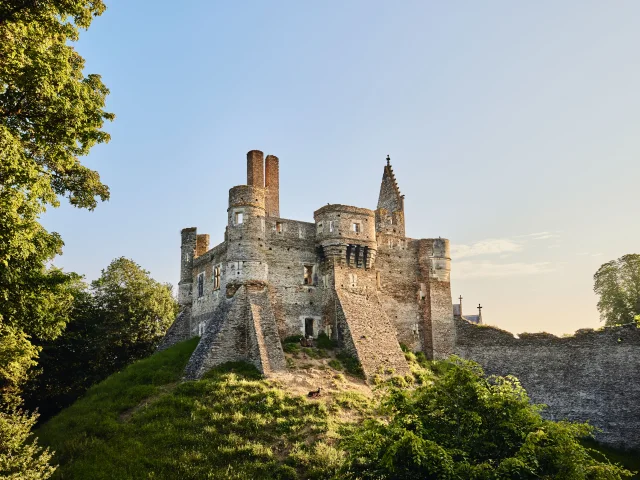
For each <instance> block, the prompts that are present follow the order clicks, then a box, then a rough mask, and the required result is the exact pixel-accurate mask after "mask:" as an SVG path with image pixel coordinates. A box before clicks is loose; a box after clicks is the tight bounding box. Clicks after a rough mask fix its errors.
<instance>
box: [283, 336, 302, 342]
mask: <svg viewBox="0 0 640 480" xmlns="http://www.w3.org/2000/svg"><path fill="white" fill-rule="evenodd" d="M302 338H303V337H302V335H291V336H289V337H286V338H285V339H284V340H283V341H282V343H297V344H300V340H302Z"/></svg>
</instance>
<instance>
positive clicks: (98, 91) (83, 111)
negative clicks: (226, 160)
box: [0, 0, 113, 479]
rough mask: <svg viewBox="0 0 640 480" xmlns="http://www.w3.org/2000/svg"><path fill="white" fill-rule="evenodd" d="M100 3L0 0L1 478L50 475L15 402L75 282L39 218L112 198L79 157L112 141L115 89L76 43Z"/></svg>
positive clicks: (56, 239) (56, 240) (59, 324)
mask: <svg viewBox="0 0 640 480" xmlns="http://www.w3.org/2000/svg"><path fill="white" fill-rule="evenodd" d="M104 9H105V5H104V4H103V2H102V1H101V0H3V1H1V2H0V159H1V161H0V411H1V412H2V417H0V438H5V437H6V436H10V437H11V438H12V439H13V440H12V443H11V445H10V446H8V447H7V448H8V450H7V449H4V448H3V449H0V476H5V477H8V478H29V479H31V478H33V479H35V478H47V477H48V476H49V475H50V473H51V472H50V469H48V468H47V467H46V463H47V461H48V456H47V454H46V453H42V452H40V450H38V449H37V448H36V447H34V446H33V445H32V444H28V443H25V442H27V436H28V432H29V429H30V428H31V424H32V423H33V421H34V417H33V416H26V415H24V414H23V413H22V412H20V410H18V409H17V406H18V405H19V403H20V396H19V395H20V389H21V386H22V385H23V384H24V382H25V381H26V380H27V378H28V372H29V369H30V367H31V366H32V365H33V364H34V363H35V360H36V358H37V355H38V351H39V348H38V347H37V346H36V345H35V344H34V341H42V340H51V339H54V338H55V337H56V336H58V335H59V334H60V332H61V331H62V330H63V329H64V326H65V324H66V323H67V321H68V319H69V313H70V311H71V306H72V303H73V298H74V294H73V292H74V290H76V289H77V287H78V281H79V277H78V276H77V275H75V274H65V273H63V272H61V271H60V270H58V269H55V268H50V267H48V266H47V263H48V262H50V261H51V260H52V259H53V258H54V257H55V256H56V255H58V254H60V253H61V249H62V245H63V243H62V239H61V238H60V236H59V235H57V234H56V233H49V232H47V231H46V230H45V229H44V228H43V227H42V226H41V225H40V223H38V217H39V215H40V214H42V213H43V212H44V211H45V208H46V207H47V206H49V205H50V206H54V207H55V206H58V204H59V200H58V198H59V197H60V196H63V197H67V198H68V200H69V202H70V203H71V204H72V205H74V206H76V207H80V208H88V209H93V208H95V207H96V205H97V202H98V200H107V199H108V198H109V190H108V188H107V186H106V185H104V184H103V183H102V182H101V181H100V176H99V175H98V173H97V172H95V171H93V170H91V169H89V168H87V167H86V166H84V165H82V163H81V162H80V160H79V157H81V156H83V155H86V154H87V153H89V150H90V149H91V148H92V147H93V146H94V145H96V144H98V143H103V142H106V141H108V140H109V135H108V134H107V133H106V132H104V131H103V129H102V127H103V124H104V122H105V120H111V119H113V115H112V114H111V113H108V112H106V111H105V110H104V105H105V99H106V96H107V94H108V93H109V91H108V90H107V88H106V87H105V86H104V84H103V83H102V81H101V79H100V76H99V75H93V74H90V75H86V76H85V75H84V73H83V69H84V59H83V58H82V57H81V56H80V55H79V54H78V53H77V52H76V51H75V49H74V48H73V46H72V43H73V42H74V41H76V40H77V39H78V36H79V31H80V29H84V28H88V27H89V25H90V24H91V21H92V19H93V18H94V17H95V16H97V15H100V14H101V13H102V12H103V11H104ZM16 442H17V443H16ZM39 452H40V453H39ZM17 459H21V460H19V461H18V463H16V460H17ZM43 465H45V466H43Z"/></svg>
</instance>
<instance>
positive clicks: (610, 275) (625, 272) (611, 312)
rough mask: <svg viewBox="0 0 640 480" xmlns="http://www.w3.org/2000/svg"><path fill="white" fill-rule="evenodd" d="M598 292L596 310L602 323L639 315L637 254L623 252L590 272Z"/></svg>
mask: <svg viewBox="0 0 640 480" xmlns="http://www.w3.org/2000/svg"><path fill="white" fill-rule="evenodd" d="M593 281H594V284H593V290H594V292H596V294H597V295H599V296H600V300H599V301H598V311H599V312H600V319H601V320H603V321H604V322H605V324H606V325H608V326H611V325H623V324H625V323H631V322H633V321H634V318H635V317H636V316H638V315H640V255H639V254H637V253H635V254H628V255H623V256H622V257H620V258H618V259H617V260H611V261H610V262H607V263H605V264H604V265H602V266H601V267H600V268H599V269H598V271H597V272H596V273H595V275H594V276H593Z"/></svg>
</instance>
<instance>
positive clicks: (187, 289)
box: [178, 227, 208, 306]
mask: <svg viewBox="0 0 640 480" xmlns="http://www.w3.org/2000/svg"><path fill="white" fill-rule="evenodd" d="M181 236H182V241H181V243H180V282H178V303H179V304H180V305H181V306H191V287H192V284H193V256H194V255H195V251H196V244H197V237H198V233H197V228H196V227H190V228H183V229H182V232H181ZM207 236H208V235H207Z"/></svg>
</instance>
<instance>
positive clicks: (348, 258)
mask: <svg viewBox="0 0 640 480" xmlns="http://www.w3.org/2000/svg"><path fill="white" fill-rule="evenodd" d="M351 250H352V245H347V265H351Z"/></svg>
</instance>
